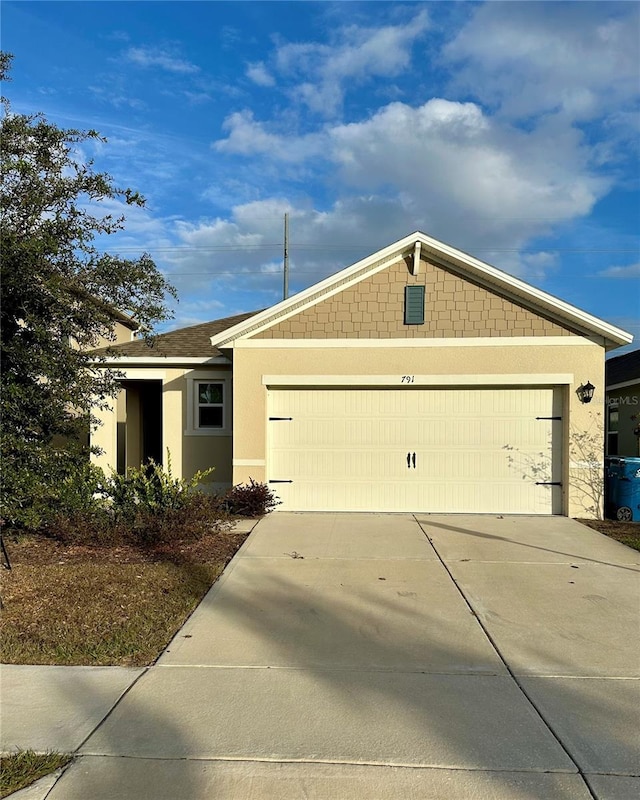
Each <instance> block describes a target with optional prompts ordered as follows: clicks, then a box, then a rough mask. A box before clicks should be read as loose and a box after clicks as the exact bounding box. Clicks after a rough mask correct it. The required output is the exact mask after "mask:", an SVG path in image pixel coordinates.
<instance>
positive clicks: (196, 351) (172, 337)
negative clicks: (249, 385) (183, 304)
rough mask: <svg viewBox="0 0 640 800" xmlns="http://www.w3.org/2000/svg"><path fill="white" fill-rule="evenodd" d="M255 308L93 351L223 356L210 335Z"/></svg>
mask: <svg viewBox="0 0 640 800" xmlns="http://www.w3.org/2000/svg"><path fill="white" fill-rule="evenodd" d="M256 313H257V312H255V311H252V312H250V313H248V314H236V315H235V316H233V317H225V318H224V319H215V320H212V321H211V322H202V323H200V324H199V325H191V326H189V327H188V328H179V329H178V330H175V331H169V332H168V333H161V334H159V335H158V336H155V337H153V338H152V339H150V340H149V341H145V340H144V339H137V340H136V341H133V342H124V343H123V344H116V345H111V346H109V347H101V348H99V349H98V350H94V351H93V353H94V354H95V355H99V356H107V357H108V358H136V359H140V358H144V359H147V358H198V359H203V360H205V359H210V358H216V357H218V356H222V353H221V352H220V351H219V350H217V349H216V348H215V347H212V346H211V338H212V337H213V336H216V335H217V334H219V333H220V332H221V331H224V330H226V329H227V328H231V327H233V326H236V325H238V324H241V323H242V322H244V321H245V320H247V319H250V318H251V317H252V316H254V315H255V314H256Z"/></svg>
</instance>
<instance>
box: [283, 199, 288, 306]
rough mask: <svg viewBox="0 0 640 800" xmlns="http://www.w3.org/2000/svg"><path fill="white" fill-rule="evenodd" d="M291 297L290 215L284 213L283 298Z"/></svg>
mask: <svg viewBox="0 0 640 800" xmlns="http://www.w3.org/2000/svg"><path fill="white" fill-rule="evenodd" d="M287 297H289V215H288V214H287V213H285V215H284V285H283V287H282V299H283V300H286V299H287Z"/></svg>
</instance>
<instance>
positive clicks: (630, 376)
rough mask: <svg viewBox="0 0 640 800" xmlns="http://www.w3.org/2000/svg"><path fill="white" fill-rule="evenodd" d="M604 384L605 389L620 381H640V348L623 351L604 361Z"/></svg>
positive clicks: (617, 384)
mask: <svg viewBox="0 0 640 800" xmlns="http://www.w3.org/2000/svg"><path fill="white" fill-rule="evenodd" d="M604 369H605V376H606V378H605V385H606V387H607V389H611V388H613V387H614V386H619V385H620V384H621V383H631V382H637V383H640V350H632V351H631V352H630V353H623V354H622V355H621V356H615V358H610V359H608V360H607V361H606V362H605V366H604Z"/></svg>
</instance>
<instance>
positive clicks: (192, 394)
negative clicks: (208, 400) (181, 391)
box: [185, 371, 231, 436]
mask: <svg viewBox="0 0 640 800" xmlns="http://www.w3.org/2000/svg"><path fill="white" fill-rule="evenodd" d="M200 383H220V384H222V427H221V428H205V427H202V428H201V427H200V425H199V423H198V419H199V414H198V407H199V404H198V384H200ZM185 436H231V373H230V372H205V371H202V372H192V373H190V374H189V375H187V429H186V431H185Z"/></svg>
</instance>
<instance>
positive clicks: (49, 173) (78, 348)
mask: <svg viewBox="0 0 640 800" xmlns="http://www.w3.org/2000/svg"><path fill="white" fill-rule="evenodd" d="M10 62H11V56H10V55H8V54H2V56H1V58H0V71H1V72H2V77H3V78H6V73H7V70H8V67H9V65H10ZM2 107H3V115H2V120H1V130H0V136H1V138H0V156H1V165H2V175H1V178H0V236H1V241H2V248H1V253H0V270H1V276H0V277H1V291H2V307H1V310H0V315H1V317H0V322H1V328H0V337H1V357H2V384H3V386H2V397H1V400H0V403H1V412H2V431H1V442H0V446H1V451H2V461H3V483H2V487H1V488H2V494H3V500H4V507H3V512H2V514H3V517H4V518H5V520H6V521H8V522H13V523H15V522H19V521H20V518H21V514H23V513H24V512H25V510H26V509H28V508H29V507H30V506H33V502H34V498H35V495H36V494H38V493H40V494H42V492H43V491H45V494H46V490H51V491H54V490H55V488H56V486H57V485H60V482H61V481H62V482H64V480H65V477H66V476H68V475H69V474H70V471H72V470H73V469H75V468H77V466H78V465H80V464H83V463H86V460H87V457H88V452H87V444H86V436H84V437H83V436H81V435H79V434H80V432H81V431H83V430H84V431H86V430H87V426H88V425H89V424H93V423H95V420H94V419H93V418H92V415H91V409H92V407H93V406H94V404H96V402H97V403H99V402H100V400H104V399H105V398H106V397H107V396H109V395H113V394H114V393H115V391H116V390H117V383H116V377H117V376H116V375H115V374H114V373H113V372H110V371H109V370H101V369H97V368H96V367H95V365H94V357H93V356H91V355H90V353H89V351H90V350H91V349H92V348H94V347H96V346H97V344H98V342H99V341H100V339H101V337H102V338H111V337H112V331H113V327H114V310H115V309H117V310H118V311H120V312H123V313H126V314H128V315H129V316H131V317H133V318H134V319H135V320H136V321H137V322H138V323H139V326H140V328H141V329H142V330H143V331H146V332H149V331H151V330H152V329H153V326H154V324H156V323H157V322H159V321H161V320H164V319H167V318H169V317H170V313H169V311H168V308H167V304H166V300H167V296H168V295H172V296H174V297H175V290H174V289H173V287H172V286H170V285H169V284H168V283H167V281H166V280H165V279H164V277H163V276H162V275H161V274H160V272H159V271H158V269H157V268H156V266H155V264H154V262H153V261H152V259H151V258H150V256H149V255H148V254H144V255H142V256H141V257H140V258H137V259H125V258H120V257H118V256H116V255H110V254H106V253H104V252H100V251H99V250H98V248H97V243H96V239H97V238H98V237H102V236H104V235H110V234H114V233H116V232H117V231H119V230H121V229H122V228H123V227H124V216H122V215H121V214H116V215H114V214H111V213H102V211H101V204H102V203H105V202H109V205H110V206H111V207H113V206H114V205H116V206H117V205H118V204H121V205H122V206H123V207H124V206H125V205H132V206H143V205H144V200H143V198H142V197H141V196H140V195H139V194H138V193H137V192H133V191H131V190H130V189H121V188H118V187H117V186H116V185H115V184H114V181H113V179H112V178H111V176H110V175H108V174H105V173H101V172H97V171H96V170H95V169H94V164H93V161H85V160H84V159H83V158H82V154H81V149H82V145H86V143H90V142H92V141H100V142H104V141H106V140H104V139H103V138H102V137H100V135H99V134H98V133H97V132H96V131H93V130H90V131H79V130H73V129H62V128H59V127H58V126H56V125H54V124H52V123H50V122H48V121H47V120H46V119H45V117H44V116H43V115H42V114H33V115H25V114H15V113H13V112H12V110H11V107H10V105H9V102H8V101H7V100H6V99H5V98H4V97H3V98H2ZM60 437H64V438H65V440H66V442H67V443H68V444H67V446H65V447H64V448H61V447H59V446H58V447H56V446H55V443H56V442H59V441H60V440H61V438H60ZM36 479H37V480H36Z"/></svg>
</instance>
